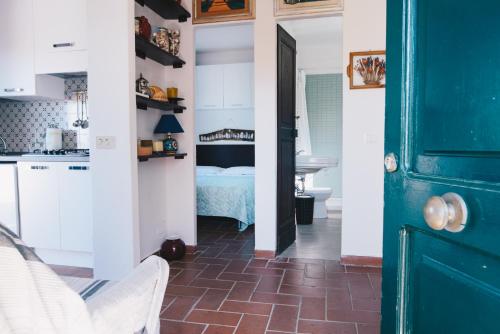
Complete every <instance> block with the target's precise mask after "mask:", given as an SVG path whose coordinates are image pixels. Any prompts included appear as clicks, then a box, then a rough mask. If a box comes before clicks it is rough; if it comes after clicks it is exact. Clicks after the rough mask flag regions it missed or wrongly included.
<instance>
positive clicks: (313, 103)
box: [278, 16, 343, 260]
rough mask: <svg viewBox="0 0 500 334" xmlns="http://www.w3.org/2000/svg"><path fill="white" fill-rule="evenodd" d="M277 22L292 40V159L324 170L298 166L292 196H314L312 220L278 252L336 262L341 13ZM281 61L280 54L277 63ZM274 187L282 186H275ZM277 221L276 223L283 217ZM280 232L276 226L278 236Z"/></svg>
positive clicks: (339, 196)
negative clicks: (316, 165)
mask: <svg viewBox="0 0 500 334" xmlns="http://www.w3.org/2000/svg"><path fill="white" fill-rule="evenodd" d="M280 25H281V27H282V28H283V30H285V31H286V32H287V33H288V34H289V35H290V36H291V37H292V38H293V39H294V40H295V41H296V66H295V77H296V79H295V80H294V82H295V83H296V85H295V91H296V94H295V106H294V110H295V112H294V114H293V115H294V117H295V120H296V129H297V138H296V140H295V144H296V148H295V150H294V152H293V154H294V158H295V159H296V162H297V166H299V167H300V166H302V165H303V164H306V165H308V166H309V164H310V163H311V158H313V159H315V160H314V161H316V162H318V161H319V162H320V165H321V167H324V168H321V169H319V170H314V173H310V170H309V169H308V170H307V171H308V172H307V173H305V172H304V173H303V174H302V168H298V169H297V176H298V177H297V179H296V182H295V185H296V190H295V194H297V193H303V194H302V195H305V196H310V197H314V200H313V203H314V204H308V205H311V206H312V208H311V209H312V210H313V220H312V224H305V225H303V224H297V225H296V232H295V237H296V239H295V242H292V243H290V245H289V247H287V248H286V249H278V251H279V252H281V251H283V252H282V253H281V255H282V256H284V257H300V258H321V259H328V260H340V251H341V225H342V151H343V150H342V96H343V62H342V17H341V16H332V17H321V18H309V19H297V20H289V21H284V22H282V23H280ZM278 43H279V41H278ZM278 53H279V49H278ZM280 61H281V59H280V57H279V54H278V63H280ZM278 66H279V65H278ZM280 80H281V79H280ZM278 87H279V86H278ZM278 101H279V96H278ZM278 113H279V109H278ZM279 156H280V155H279ZM295 159H294V160H295ZM294 166H295V163H294ZM294 173H295V168H294ZM294 177H295V175H294ZM278 184H279V183H278ZM278 189H279V191H280V190H281V189H280V188H279V187H278ZM281 191H283V190H281ZM294 201H295V199H294ZM298 201H301V200H300V199H299V200H298ZM278 203H280V202H279V201H278ZM297 203H299V202H297ZM294 204H295V203H294ZM297 205H299V204H297ZM298 210H300V209H298ZM278 211H279V209H278ZM278 221H279V223H278V225H280V222H281V223H282V220H280V219H279V220H278ZM298 223H302V221H298ZM306 223H309V222H306ZM294 225H295V220H294ZM290 230H291V229H290ZM282 233H283V232H282V231H280V230H278V240H280V239H279V238H280V235H281V234H282Z"/></svg>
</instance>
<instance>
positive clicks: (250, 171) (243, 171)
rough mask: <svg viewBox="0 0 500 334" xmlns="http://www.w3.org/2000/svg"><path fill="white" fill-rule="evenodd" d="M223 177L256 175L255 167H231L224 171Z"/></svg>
mask: <svg viewBox="0 0 500 334" xmlns="http://www.w3.org/2000/svg"><path fill="white" fill-rule="evenodd" d="M220 174H221V175H255V167H243V166H242V167H230V168H226V169H224V170H223V171H222V172H221V173H220Z"/></svg>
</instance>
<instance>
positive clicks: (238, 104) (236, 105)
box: [231, 103, 243, 107]
mask: <svg viewBox="0 0 500 334" xmlns="http://www.w3.org/2000/svg"><path fill="white" fill-rule="evenodd" d="M242 105H243V104H241V103H235V104H231V106H232V107H241V106H242Z"/></svg>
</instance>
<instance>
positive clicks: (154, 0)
mask: <svg viewBox="0 0 500 334" xmlns="http://www.w3.org/2000/svg"><path fill="white" fill-rule="evenodd" d="M135 2H137V3H138V4H139V5H141V6H147V7H149V8H151V9H152V10H153V11H154V12H155V13H156V14H158V15H160V16H161V17H163V18H164V19H166V20H179V22H186V21H187V19H188V18H189V17H191V14H189V12H188V11H187V10H186V9H185V8H184V7H182V6H181V5H180V4H179V3H177V1H176V0H135Z"/></svg>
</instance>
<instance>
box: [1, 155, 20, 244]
mask: <svg viewBox="0 0 500 334" xmlns="http://www.w3.org/2000/svg"><path fill="white" fill-rule="evenodd" d="M0 185H1V186H0V189H2V190H1V191H0V224H3V225H4V226H6V227H7V228H8V229H10V230H11V231H12V232H14V233H16V234H17V235H19V197H18V190H17V189H18V185H17V165H16V164H14V163H4V164H0Z"/></svg>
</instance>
